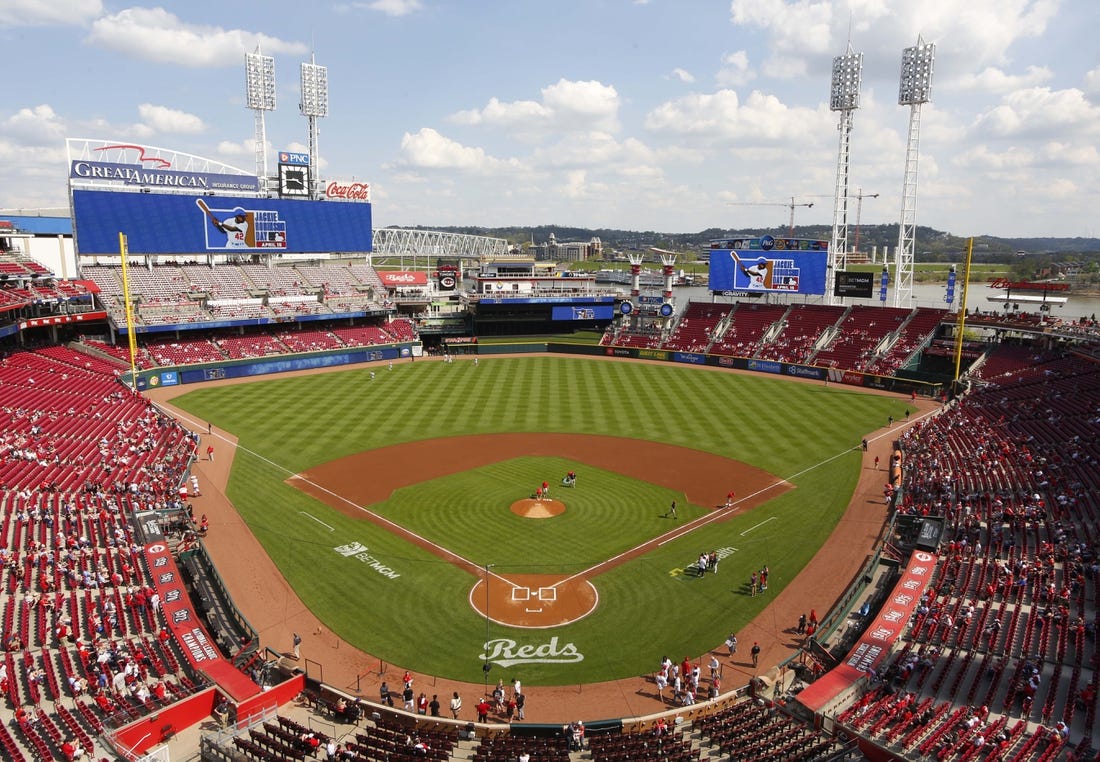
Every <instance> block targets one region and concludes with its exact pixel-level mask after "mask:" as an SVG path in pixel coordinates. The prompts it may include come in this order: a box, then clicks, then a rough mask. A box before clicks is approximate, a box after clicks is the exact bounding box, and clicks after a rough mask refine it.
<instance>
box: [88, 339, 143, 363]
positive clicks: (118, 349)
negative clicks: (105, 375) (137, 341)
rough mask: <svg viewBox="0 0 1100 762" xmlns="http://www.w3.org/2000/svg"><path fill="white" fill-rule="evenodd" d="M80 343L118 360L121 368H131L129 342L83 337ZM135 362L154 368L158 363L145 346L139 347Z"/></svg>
mask: <svg viewBox="0 0 1100 762" xmlns="http://www.w3.org/2000/svg"><path fill="white" fill-rule="evenodd" d="M80 343H81V344H83V345H84V346H86V347H89V348H91V349H93V350H95V351H96V352H101V353H103V354H105V355H109V356H110V357H112V358H114V359H115V360H117V361H118V369H119V370H129V369H130V347H129V345H128V344H117V345H116V344H108V343H106V342H104V341H99V340H98V339H91V338H88V337H82V338H81V340H80ZM134 364H135V365H137V367H138V368H139V369H141V368H152V367H153V366H154V365H156V364H157V363H156V362H154V360H153V358H152V356H151V355H150V354H149V352H148V350H147V349H146V348H145V347H138V351H137V355H136V356H135V358H134Z"/></svg>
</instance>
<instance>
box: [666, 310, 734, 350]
mask: <svg viewBox="0 0 1100 762" xmlns="http://www.w3.org/2000/svg"><path fill="white" fill-rule="evenodd" d="M731 309H732V306H731V305H729V304H714V303H712V302H688V305H687V307H685V308H684V313H683V315H681V316H680V322H679V323H677V324H676V328H675V329H674V330H673V331H672V335H670V336H669V337H668V339H666V340H665V347H666V348H667V349H676V350H679V351H681V352H706V351H707V349H708V348H709V347H710V343H711V342H712V341H713V340H714V332H715V329H716V328H717V327H718V325H719V324H720V323H721V322H722V321H723V320H725V318H726V316H727V315H729V313H730V310H731Z"/></svg>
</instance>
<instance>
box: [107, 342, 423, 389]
mask: <svg viewBox="0 0 1100 762" xmlns="http://www.w3.org/2000/svg"><path fill="white" fill-rule="evenodd" d="M420 351H421V346H420V343H419V342H405V343H401V344H387V345H383V346H374V347H357V348H355V349H349V350H342V351H339V352H312V353H306V354H298V355H278V356H275V357H250V358H248V359H247V360H226V361H225V362H214V363H201V364H197V365H175V366H166V367H160V368H148V369H145V370H139V371H138V372H137V388H138V391H145V390H146V389H156V388H157V387H161V386H178V385H180V384H197V383H202V382H204V381H221V380H222V379H226V378H248V377H250V376H266V375H270V374H272V373H290V372H292V371H296V370H316V369H318V368H335V367H339V366H341V365H355V364H359V363H368V362H382V361H390V360H399V359H404V358H413V357H418V356H420ZM122 380H123V382H124V383H126V384H127V385H129V383H130V374H129V373H124V374H122Z"/></svg>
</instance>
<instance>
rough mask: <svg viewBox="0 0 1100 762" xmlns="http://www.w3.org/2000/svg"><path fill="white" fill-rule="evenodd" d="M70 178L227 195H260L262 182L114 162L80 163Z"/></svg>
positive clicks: (89, 161) (85, 160) (248, 177)
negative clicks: (231, 193)
mask: <svg viewBox="0 0 1100 762" xmlns="http://www.w3.org/2000/svg"><path fill="white" fill-rule="evenodd" d="M69 178H70V179H73V180H84V181H91V182H96V181H98V182H100V183H103V184H107V185H118V184H121V185H128V186H140V187H148V188H180V189H182V190H187V191H192V192H193V191H224V192H230V191H233V192H239V193H258V192H259V190H260V181H259V178H257V177H254V176H252V175H230V174H222V173H218V172H182V171H179V170H175V169H163V168H160V167H147V166H144V165H141V164H121V163H118V162H113V161H91V160H89V159H77V160H75V161H73V162H72V164H71V165H70V168H69Z"/></svg>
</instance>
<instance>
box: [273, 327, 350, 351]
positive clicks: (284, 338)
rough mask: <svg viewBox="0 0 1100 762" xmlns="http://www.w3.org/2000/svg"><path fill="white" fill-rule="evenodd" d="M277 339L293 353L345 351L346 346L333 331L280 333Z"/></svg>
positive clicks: (277, 334)
mask: <svg viewBox="0 0 1100 762" xmlns="http://www.w3.org/2000/svg"><path fill="white" fill-rule="evenodd" d="M275 337H276V338H277V339H278V340H279V341H280V342H282V344H283V346H285V347H287V348H288V349H289V350H290V351H291V352H317V351H323V350H326V349H343V348H344V344H343V342H342V341H340V339H338V338H336V335H335V334H333V333H332V332H331V331H311V330H304V329H303V330H300V331H290V330H288V331H278V332H277V333H276V334H275Z"/></svg>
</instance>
